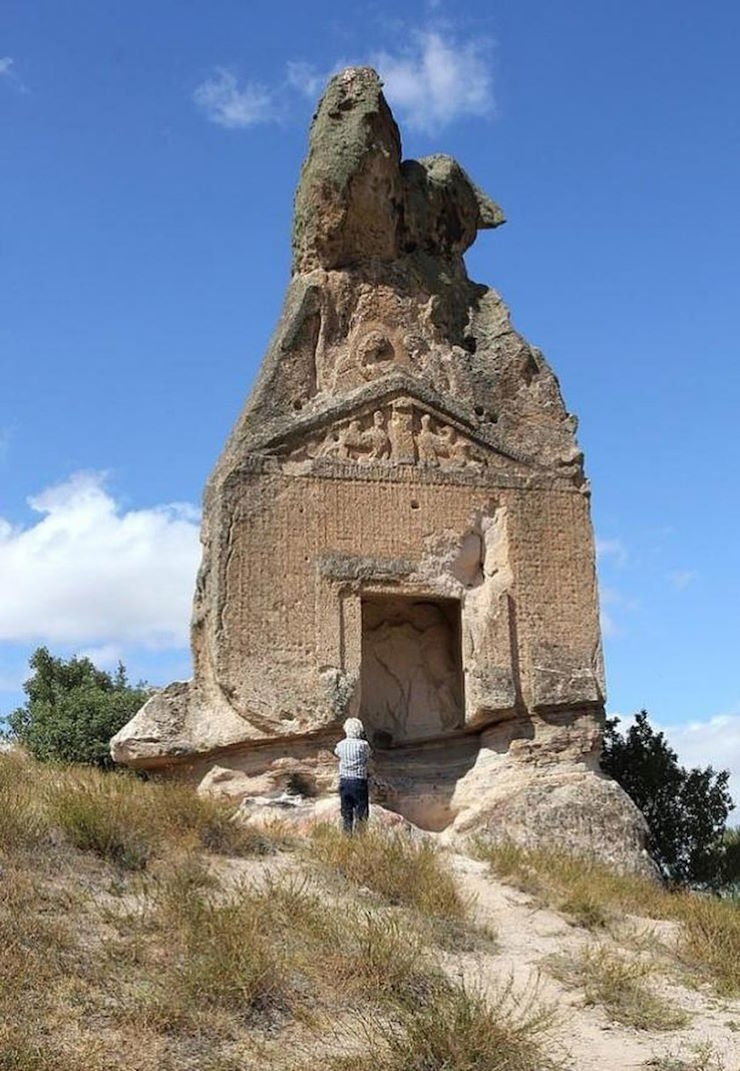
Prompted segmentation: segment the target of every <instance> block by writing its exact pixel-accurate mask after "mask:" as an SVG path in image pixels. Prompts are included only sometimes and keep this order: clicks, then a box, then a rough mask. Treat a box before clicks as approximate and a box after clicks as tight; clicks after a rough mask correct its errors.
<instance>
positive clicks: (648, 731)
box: [601, 710, 733, 888]
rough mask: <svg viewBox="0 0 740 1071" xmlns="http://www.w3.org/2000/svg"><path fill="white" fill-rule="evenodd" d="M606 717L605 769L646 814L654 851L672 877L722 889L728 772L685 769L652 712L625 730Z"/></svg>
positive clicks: (679, 881) (729, 804) (638, 717)
mask: <svg viewBox="0 0 740 1071" xmlns="http://www.w3.org/2000/svg"><path fill="white" fill-rule="evenodd" d="M618 725H619V719H618V718H607V721H606V727H605V730H604V748H603V752H602V755H601V768H602V769H603V770H604V772H605V773H607V774H609V775H610V776H611V777H613V778H614V779H615V781H618V782H619V784H620V785H621V786H622V788H623V789H624V790H625V792H627V794H628V795H629V796H631V797H632V799H633V800H634V801H635V803H636V804H637V806H638V807H639V808H640V810H641V811H642V813H643V814H644V815H645V818H646V820H647V824H648V827H649V829H650V851H651V854H652V856H653V858H654V859H655V861H656V862H657V864H658V866H659V867H660V869H661V871H662V872H663V874H664V876H665V877H666V878H667V879H668V880H669V881H671V882H674V883H677V884H686V885H695V886H702V887H705V888H717V887H719V886H720V885H721V884H722V883H723V881H724V880H725V861H724V857H725V848H724V846H723V842H722V838H723V835H724V832H725V823H726V821H727V816H728V814H729V812H730V811H731V810H732V808H733V802H732V798H731V797H730V793H729V792H728V789H727V782H728V780H729V776H730V775H729V773H728V772H727V771H726V770H721V771H719V772H715V771H714V770H713V769H712V767H711V766H707V767H706V769H704V770H702V769H699V768H698V767H695V768H694V769H691V770H686V769H685V768H684V767H683V766H681V765H680V763H679V761H678V756H677V755H676V753H675V751H673V749H672V748H671V747H670V746H669V744H668V741H667V740H666V738H665V735H664V734H663V733H662V732H655V730H654V729H653V728H652V726H651V725H650V723H649V722H648V714H647V711H645V710H642V711H640V713H639V714H636V715H635V720H634V724H632V725H630V727H629V728H628V729H627V731H626V732H625V733H624V735H623V734H622V733H621V732H620V731H619V728H618Z"/></svg>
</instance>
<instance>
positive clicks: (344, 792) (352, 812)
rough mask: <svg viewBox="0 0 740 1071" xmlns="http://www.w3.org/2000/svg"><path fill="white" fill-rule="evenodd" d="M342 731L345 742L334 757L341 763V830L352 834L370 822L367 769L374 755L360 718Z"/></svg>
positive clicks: (350, 722) (335, 752)
mask: <svg viewBox="0 0 740 1071" xmlns="http://www.w3.org/2000/svg"><path fill="white" fill-rule="evenodd" d="M343 728H344V740H340V741H339V743H338V744H337V746H336V747H335V748H334V754H335V755H336V756H337V758H338V759H339V805H340V808H341V812H342V826H343V827H344V832H345V833H350V834H351V833H353V832H354V831H355V829H356V828H357V824H358V823H359V822H362V823H364V822H367V818H368V813H369V799H368V789H367V768H368V763H369V761H370V754H371V751H370V745H369V744H368V742H367V740H366V739H365V730H364V728H363V725H362V722H361V721H360V719H359V718H347V720H346V721H345V723H344V726H343Z"/></svg>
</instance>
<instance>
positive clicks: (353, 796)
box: [339, 777, 370, 833]
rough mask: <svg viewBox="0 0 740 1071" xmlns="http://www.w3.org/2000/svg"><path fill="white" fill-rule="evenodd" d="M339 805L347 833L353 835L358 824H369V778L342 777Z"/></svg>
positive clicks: (340, 780) (340, 779)
mask: <svg viewBox="0 0 740 1071" xmlns="http://www.w3.org/2000/svg"><path fill="white" fill-rule="evenodd" d="M339 805H340V808H341V812H342V825H343V827H344V832H345V833H352V831H353V829H354V827H355V824H356V823H357V822H367V816H368V811H369V809H370V808H369V804H368V795H367V778H365V777H340V778H339Z"/></svg>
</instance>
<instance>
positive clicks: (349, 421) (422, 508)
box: [112, 68, 641, 867]
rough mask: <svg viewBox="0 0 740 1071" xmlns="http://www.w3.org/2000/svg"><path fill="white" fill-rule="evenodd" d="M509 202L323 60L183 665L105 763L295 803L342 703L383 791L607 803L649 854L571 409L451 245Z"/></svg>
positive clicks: (550, 811) (622, 837) (525, 803)
mask: <svg viewBox="0 0 740 1071" xmlns="http://www.w3.org/2000/svg"><path fill="white" fill-rule="evenodd" d="M501 223H503V215H502V213H501V210H500V209H499V208H498V206H497V205H496V204H495V203H494V202H493V201H492V200H490V199H489V198H488V197H487V196H486V195H485V194H484V193H483V192H482V191H481V190H480V189H479V188H478V187H477V186H476V185H475V183H474V182H473V181H472V180H471V179H470V178H469V177H468V175H467V174H466V173H465V171H464V170H463V169H462V167H460V165H459V164H458V163H457V162H456V161H455V160H453V159H451V158H450V157H448V156H443V155H435V156H430V157H427V158H425V159H422V160H403V159H402V155H401V142H400V136H399V132H398V128H397V126H396V124H395V122H394V120H393V116H392V115H391V112H390V109H389V108H388V105H387V103H386V101H385V99H384V98H383V94H382V89H381V83H380V81H379V79H378V77H377V75H376V74H375V72H374V71H372V70H370V69H367V68H351V69H349V70H346V71H343V72H342V73H341V74H339V75H337V76H336V77H335V78H333V79H332V81H331V82H330V84H329V86H328V88H327V90H326V92H325V94H324V96H323V98H322V100H321V103H320V104H319V107H318V110H317V113H316V116H315V117H314V120H313V124H312V127H311V134H310V139H309V150H308V155H307V158H306V161H305V163H304V166H303V170H302V172H301V179H300V183H299V186H298V190H297V193H296V199H295V217H294V227H293V277H292V279H291V281H290V284H289V286H288V291H287V294H286V298H285V303H284V307H283V311H282V314H281V317H280V321H279V323H278V325H277V328H276V331H275V334H274V336H273V338H272V341H271V342H270V345H269V347H268V350H267V353H266V354H265V357H264V359H263V362H262V365H261V368H260V372H259V374H258V377H257V380H256V382H255V384H254V387H253V389H252V392H251V394H250V396H249V398H248V400H247V403H246V405H245V408H244V410H243V412H242V414H241V416H240V417H239V419H238V421H237V423H236V426H235V428H234V429H233V431H232V433H231V436H230V437H229V439H228V441H227V443H226V446H225V448H224V451H223V453H222V455H221V457H220V459H219V461H218V463H217V465H216V467H215V469H214V471H213V473H212V475H211V477H210V479H209V481H208V485H207V487H206V492H205V499H204V513H203V528H202V542H203V560H202V565H201V569H200V572H199V575H198V580H197V586H196V592H195V599H194V606H193V619H192V633H191V635H192V650H193V662H194V675H193V680H192V681H190V682H187V683H184V684H176V685H171V686H170V687H169V688H167V689H165V690H164V691H162V692H161V693H159V694H158V695H156V696H154V697H153V698H152V699H150V700H149V702H148V703H147V704H146V706H145V707H144V708H142V710H141V711H140V712H139V713H138V714H137V715H136V717H135V718H134V719H133V720H132V721H131V722H130V723H129V724H128V725H127V726H125V727H124V729H122V730H121V732H120V733H119V734H117V736H116V737H115V738H114V740H113V742H112V753H113V755H114V758H115V759H116V760H117V761H119V762H127V763H129V764H131V765H138V766H149V767H156V768H160V769H175V768H177V769H178V770H179V771H180V772H181V773H187V775H188V776H190V777H192V778H194V779H198V780H201V779H205V780H204V782H203V783H204V786H205V787H207V788H209V790H213V791H218V792H222V791H228V792H229V793H230V794H232V795H234V796H235V797H240V798H241V797H244V798H262V797H266V798H274V799H278V798H282V796H283V795H284V794H285V793H286V792H287V793H289V794H290V793H291V792H292V791H293V790H294V789H295V786H296V785H299V786H302V788H300V790H299V791H300V794H301V795H302V796H303V797H304V800H305V801H307V802H306V806H307V807H309V808H310V807H312V806H314V807H315V803H313V804H312V803H311V802H310V801H311V800H317V799H319V800H320V799H322V798H326V797H327V796H328V795H330V794H331V793H332V792H333V790H334V787H335V781H336V772H335V766H334V760H333V758H332V746H333V742H334V741H335V740H336V738H337V734H338V727H339V725H340V723H341V722H342V720H343V719H344V718H345V717H346V716H348V715H359V716H361V717H362V718H363V719H364V721H365V723H366V725H367V729H368V734H369V736H370V739H371V742H372V744H373V746H374V749H375V773H374V798H375V800H376V802H377V803H378V804H380V805H382V806H385V807H387V808H388V809H390V810H391V811H393V812H396V813H400V814H403V815H405V816H406V817H408V818H409V819H410V820H412V821H414V822H416V823H417V824H418V825H420V826H422V827H424V828H426V829H430V830H437V831H442V830H447V831H448V832H450V831H451V833H453V834H454V833H455V832H456V831H459V832H460V833H461V834H466V833H467V831H468V830H469V829H471V828H473V827H483V828H486V829H490V830H491V831H492V833H493V834H495V835H499V834H501V833H502V831H503V832H504V833H505V834H506V835H511V836H515V835H516V836H519V839H523V840H524V841H526V842H527V843H529V842H530V841H531V839H532V838H533V837H535V836H536V834H535V832H534V831H535V830H541V831H543V832H542V835H543V836H546V837H556V838H557V837H558V836H560V837H561V839H564V840H568V841H569V842H570V841H572V842H573V843H574V844H575V843H576V842H578V843H580V844H581V846H582V848H583V850H591V849H593V850H598V848H599V842H600V841H603V836H602V835H603V832H604V828H605V827H604V825H603V824H602V825H601V826H600V825H599V822H598V821H597V818H596V816H598V815H599V814H600V815H601V816H602V818H603V822H604V823H605V824H606V826H609V827H610V828H612V829H613V830H615V834H614V836H615V837H616V840H617V841H619V844H620V845H621V847H617V848H615V849H614V852H612V855H614V857H615V858H616V855H619V853H620V852H621V856H620V858H622V860H623V861H624V862H625V865H626V861H627V860H628V859H630V858H632V859H633V860H636V862H635V865H636V866H638V867H639V866H640V865H641V863H640V861H639V860H640V858H641V857H640V855H639V850H638V843H639V841H640V833H639V828H638V827H639V820H638V819H637V818H636V813H635V811H634V808H632V805H631V804H630V803H629V801H628V800H627V798H626V797H625V796H624V795H623V794H621V793H620V791H619V790H618V789H616V788H615V787H614V786H612V785H610V784H609V783H608V782H606V781H605V780H604V779H603V778H601V777H600V776H599V775H598V773H597V772H596V761H595V756H596V755H597V753H598V747H599V741H600V732H601V720H602V716H603V702H604V685H603V669H602V660H601V643H600V634H599V622H598V606H597V597H596V586H595V571H594V547H593V535H592V530H591V523H590V517H589V495H588V485H587V483H586V481H585V478H584V474H583V458H582V454H581V452H580V450H579V447H578V444H577V442H576V439H575V429H576V421H575V418H574V417H573V416H571V415H570V414H569V413H568V412H567V410H566V409H565V406H564V404H563V400H562V397H561V394H560V389H559V386H558V382H557V380H556V378H555V376H554V375H553V373H552V371H551V369H550V368H549V366H548V365H547V363H546V361H545V360H544V358H543V357H542V355H541V353H540V352H539V351H538V350H537V349H535V348H534V347H532V346H531V345H530V344H529V343H528V342H526V340H525V339H523V338H522V337H521V335H519V334H518V333H517V332H516V330H515V329H514V328H513V326H512V324H511V322H510V319H509V314H508V311H507V309H506V307H505V306H504V304H503V302H502V301H501V298H500V297H499V296H498V294H496V292H495V291H493V290H491V289H489V288H487V287H485V286H481V285H479V284H477V283H474V282H472V281H471V280H470V279H469V278H468V276H467V272H466V269H465V263H464V260H463V254H464V253H465V251H466V249H468V248H469V246H470V245H471V243H472V242H473V241H474V240H475V237H476V234H477V232H478V231H479V230H481V229H488V228H494V227H497V226H499V225H500V224H501ZM291 785H293V788H291ZM566 814H567V815H568V821H567V822H566V821H565V817H564V816H565V815H566ZM609 815H611V819H610V818H609ZM579 816H580V817H579ZM589 816H591V817H589ZM558 830H560V831H561V832H560V834H559V833H558ZM544 831H547V832H544ZM589 831H590V832H589ZM610 851H611V849H610ZM615 852H616V855H615V854H614V853H615Z"/></svg>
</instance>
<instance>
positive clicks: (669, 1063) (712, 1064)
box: [643, 1044, 724, 1071]
mask: <svg viewBox="0 0 740 1071" xmlns="http://www.w3.org/2000/svg"><path fill="white" fill-rule="evenodd" d="M691 1050H692V1051H691V1053H690V1054H687V1053H686V1052H685V1051H683V1052H682V1053H680V1054H678V1053H677V1054H675V1055H672V1054H669V1055H666V1056H655V1057H653V1058H652V1059H651V1060H648V1061H647V1063H646V1064H644V1065H643V1066H644V1067H645V1069H646V1071H724V1064H723V1063H722V1061H721V1060H720V1058H719V1056H718V1055H717V1053H716V1051H715V1049H714V1047H713V1046H712V1045H708V1044H699V1045H693V1046H691Z"/></svg>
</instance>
